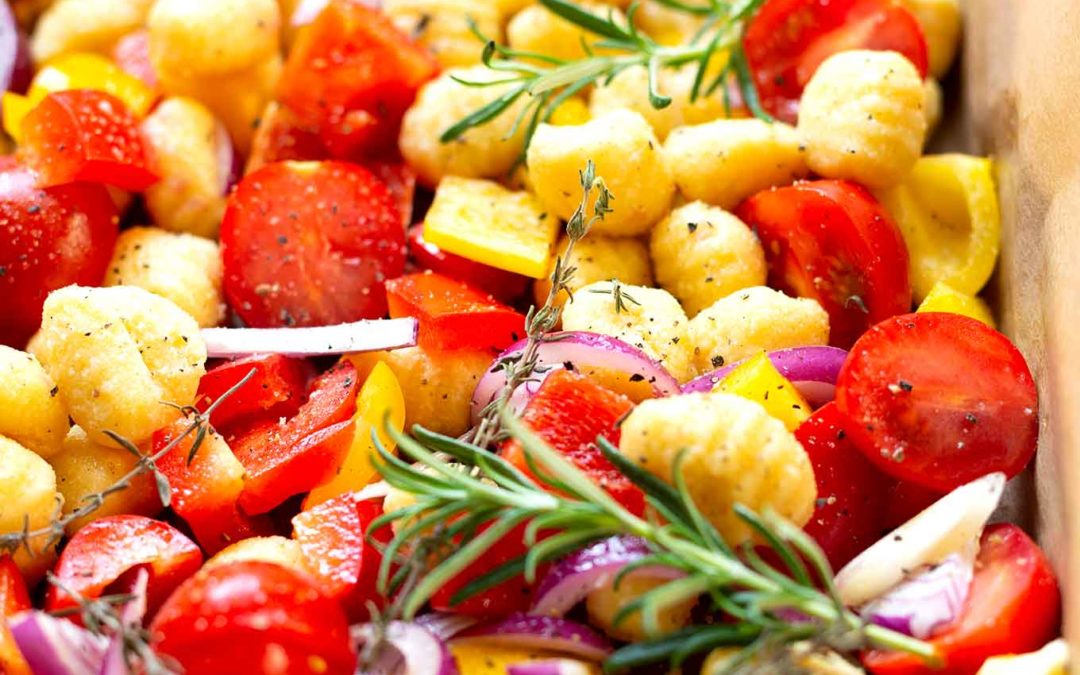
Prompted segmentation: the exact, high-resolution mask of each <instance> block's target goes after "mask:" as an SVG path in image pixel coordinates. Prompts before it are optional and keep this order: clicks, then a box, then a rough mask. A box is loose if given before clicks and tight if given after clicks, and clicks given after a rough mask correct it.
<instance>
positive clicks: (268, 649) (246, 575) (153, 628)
mask: <svg viewBox="0 0 1080 675" xmlns="http://www.w3.org/2000/svg"><path fill="white" fill-rule="evenodd" d="M150 632H151V635H152V645H153V647H154V649H155V650H156V651H157V652H158V653H160V654H164V655H166V656H169V657H172V658H173V659H176V661H177V662H178V663H179V664H180V666H181V667H182V668H183V669H184V672H187V673H199V674H200V675H233V674H234V673H237V672H239V670H244V669H246V670H247V671H248V672H250V671H251V670H252V669H254V670H256V671H258V672H264V673H289V674H290V675H292V674H301V673H312V674H315V673H318V674H319V675H351V674H352V672H353V670H354V669H355V668H356V652H355V650H354V649H353V646H352V641H351V640H350V639H349V624H348V621H347V620H346V618H345V613H344V612H343V611H342V610H341V607H340V606H339V605H338V603H336V602H334V601H333V600H331V599H330V598H327V597H326V596H324V595H323V594H322V593H320V592H319V589H318V587H317V586H316V584H315V582H314V580H313V579H311V577H309V576H307V575H305V574H302V573H300V572H297V571H294V570H291V569H288V568H285V567H282V566H280V565H275V564H273V563H268V562H261V561H240V562H233V563H227V564H223V565H216V566H211V567H209V568H208V569H204V570H202V571H200V572H199V573H198V574H196V575H195V576H193V577H191V578H190V579H188V580H187V581H186V582H185V583H184V584H183V585H182V586H180V587H179V588H177V589H176V592H175V593H173V594H172V595H171V596H170V597H169V599H168V601H167V602H166V603H165V605H164V606H163V607H162V608H161V611H160V612H158V613H157V616H155V617H154V621H153V623H152V624H151V625H150ZM238 669H239V670H238Z"/></svg>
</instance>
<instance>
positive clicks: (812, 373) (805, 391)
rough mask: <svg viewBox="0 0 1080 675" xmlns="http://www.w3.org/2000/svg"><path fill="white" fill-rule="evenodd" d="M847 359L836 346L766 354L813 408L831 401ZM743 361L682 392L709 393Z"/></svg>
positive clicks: (706, 376) (697, 379) (693, 382)
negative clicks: (837, 379) (841, 369)
mask: <svg viewBox="0 0 1080 675" xmlns="http://www.w3.org/2000/svg"><path fill="white" fill-rule="evenodd" d="M845 359H847V352H846V351H844V350H843V349H839V348H837V347H792V348H791V349H780V350H777V351H775V352H769V360H770V361H772V364H773V365H774V366H776V369H777V370H779V371H780V374H781V375H783V376H784V377H786V378H787V379H788V380H790V381H791V383H792V384H794V385H795V386H796V387H797V388H798V390H799V393H801V394H802V395H803V396H804V397H806V400H807V402H808V403H810V404H811V405H813V406H814V407H815V408H817V407H820V406H823V405H825V404H826V403H828V402H829V401H831V400H833V397H834V396H835V395H836V378H837V376H838V375H839V374H840V368H841V366H843V365H844V360H845ZM744 362H745V359H743V360H742V361H736V362H735V363H730V364H728V365H726V366H724V367H723V368H719V369H717V370H714V371H712V372H711V373H705V374H704V375H701V376H700V377H695V378H694V379H692V380H690V381H689V382H687V383H686V385H685V386H683V392H684V393H692V392H705V391H712V388H713V387H715V386H716V384H717V383H718V382H719V381H720V380H722V379H724V378H725V377H727V375H728V374H729V373H731V371H733V370H735V369H736V368H738V367H739V366H740V365H741V364H742V363H744Z"/></svg>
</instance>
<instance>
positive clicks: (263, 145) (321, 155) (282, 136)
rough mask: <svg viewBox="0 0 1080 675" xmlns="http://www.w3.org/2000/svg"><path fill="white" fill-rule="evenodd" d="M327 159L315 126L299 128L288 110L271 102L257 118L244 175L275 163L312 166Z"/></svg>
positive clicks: (298, 124)
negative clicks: (310, 163) (308, 164)
mask: <svg viewBox="0 0 1080 675" xmlns="http://www.w3.org/2000/svg"><path fill="white" fill-rule="evenodd" d="M329 158H330V153H328V152H327V151H326V147H325V146H323V143H322V139H321V138H319V128H318V126H312V125H305V124H302V123H301V122H300V120H299V119H297V117H296V115H294V114H293V113H292V111H291V110H289V109H288V108H286V107H285V106H283V105H281V104H280V103H277V102H274V103H271V104H270V105H268V106H267V107H266V110H265V111H263V114H262V117H260V118H259V127H258V129H256V130H255V137H254V139H253V140H252V141H251V154H250V155H249V156H248V161H247V166H246V167H245V171H244V173H245V174H248V173H254V172H255V171H257V170H259V169H261V168H262V167H263V166H265V165H267V164H272V163H274V162H286V161H289V162H314V161H320V160H324V159H329Z"/></svg>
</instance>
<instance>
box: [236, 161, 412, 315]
mask: <svg viewBox="0 0 1080 675" xmlns="http://www.w3.org/2000/svg"><path fill="white" fill-rule="evenodd" d="M221 256H222V260H223V261H224V263H225V279H224V287H225V296H226V298H228V300H229V303H230V304H231V305H232V308H233V309H234V310H235V311H236V313H237V314H238V315H239V316H240V318H241V319H243V320H244V321H245V322H246V323H247V324H248V325H251V326H318V325H329V324H338V323H345V322H349V321H356V320H358V319H376V318H381V317H382V316H383V315H384V314H386V293H385V292H384V288H383V283H384V281H385V280H386V279H391V278H394V277H396V276H398V275H400V274H401V273H402V271H403V270H404V268H405V233H404V231H403V230H402V227H401V218H400V215H399V211H398V209H397V206H396V205H395V204H394V199H393V197H392V196H391V195H390V192H389V191H388V190H387V189H386V186H385V185H383V183H382V181H380V180H379V179H378V178H376V177H375V176H374V175H372V174H371V173H370V172H369V171H367V170H366V169H364V168H363V167H360V166H357V165H354V164H347V163H344V162H307V163H298V162H281V163H277V164H269V165H267V166H264V167H263V168H261V169H259V170H258V171H256V172H255V173H253V174H250V175H249V176H247V177H246V178H244V180H242V181H241V182H240V184H239V185H238V186H237V187H236V190H235V191H234V192H233V194H232V196H231V197H230V198H229V202H228V206H227V207H226V209H225V219H224V221H223V222H222V225H221Z"/></svg>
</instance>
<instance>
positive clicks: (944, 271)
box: [878, 154, 1001, 302]
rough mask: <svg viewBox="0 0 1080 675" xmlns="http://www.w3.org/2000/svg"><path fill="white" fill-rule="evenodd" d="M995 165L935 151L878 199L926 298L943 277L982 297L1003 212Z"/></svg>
mask: <svg viewBox="0 0 1080 675" xmlns="http://www.w3.org/2000/svg"><path fill="white" fill-rule="evenodd" d="M992 172H993V164H992V162H991V161H990V160H989V159H985V158H981V157H972V156H970V155H957V154H953V155H930V156H927V157H923V158H922V159H920V160H919V161H918V162H916V163H915V168H914V169H913V170H912V172H911V175H910V176H909V177H908V178H907V179H906V180H905V181H904V182H903V183H901V184H900V185H898V186H896V187H894V188H890V189H888V190H883V191H880V192H879V193H878V198H879V199H880V201H881V203H882V204H884V206H885V208H886V209H888V211H889V213H891V214H892V216H893V218H894V219H895V220H896V224H897V225H898V226H899V228H900V231H901V232H902V233H903V235H904V241H905V242H906V243H907V247H908V252H909V253H910V255H911V285H912V289H913V290H914V292H915V300H916V301H917V302H918V301H921V300H922V299H923V298H925V297H926V296H927V294H929V293H930V290H931V289H932V288H933V287H934V284H936V283H937V282H939V281H944V282H945V283H947V284H949V285H950V286H952V287H953V288H955V289H956V290H958V291H960V292H962V293H967V294H969V295H977V294H978V293H979V291H980V290H981V289H982V287H983V286H984V285H986V282H987V280H988V279H989V278H990V274H991V273H992V272H993V271H994V264H995V263H996V261H997V256H998V250H999V248H1000V238H1001V216H1000V213H999V211H998V201H997V193H996V191H995V188H994V179H993V175H992Z"/></svg>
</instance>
